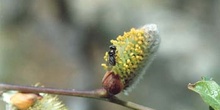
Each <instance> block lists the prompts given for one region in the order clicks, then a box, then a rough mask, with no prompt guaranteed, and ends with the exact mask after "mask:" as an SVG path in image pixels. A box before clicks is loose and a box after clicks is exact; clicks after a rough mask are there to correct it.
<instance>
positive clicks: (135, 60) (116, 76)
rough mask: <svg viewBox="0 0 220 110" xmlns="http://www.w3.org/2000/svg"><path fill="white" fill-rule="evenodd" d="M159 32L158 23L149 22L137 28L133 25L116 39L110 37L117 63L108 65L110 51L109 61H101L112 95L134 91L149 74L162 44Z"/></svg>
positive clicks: (107, 55) (107, 86) (105, 83)
mask: <svg viewBox="0 0 220 110" xmlns="http://www.w3.org/2000/svg"><path fill="white" fill-rule="evenodd" d="M158 33H159V32H158V29H157V26H156V25H155V24H149V25H145V26H143V27H141V28H138V29H134V28H132V29H131V30H130V31H129V32H124V35H122V36H118V37H117V38H116V40H111V43H112V45H113V46H115V53H114V60H115V62H114V65H112V64H109V59H111V58H112V56H111V55H109V52H106V53H105V56H104V60H105V61H106V63H103V64H102V66H103V67H104V69H106V70H107V72H106V74H105V75H104V78H103V80H102V85H103V87H104V88H105V89H106V90H107V91H108V93H109V94H110V95H116V94H118V93H120V92H121V91H122V90H123V91H124V93H125V94H126V93H127V91H131V89H132V88H133V87H134V86H135V85H136V83H137V82H138V80H139V79H140V78H141V77H142V75H143V74H144V73H146V69H147V67H148V66H149V65H150V63H151V62H152V60H153V58H154V54H155V52H156V51H157V49H158V47H159V44H160V37H159V34H158Z"/></svg>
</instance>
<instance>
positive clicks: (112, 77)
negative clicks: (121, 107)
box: [102, 71, 124, 95]
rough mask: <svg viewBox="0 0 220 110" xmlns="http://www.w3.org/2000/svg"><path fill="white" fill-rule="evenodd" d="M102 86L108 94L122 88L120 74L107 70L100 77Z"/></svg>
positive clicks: (117, 91)
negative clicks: (101, 77)
mask: <svg viewBox="0 0 220 110" xmlns="http://www.w3.org/2000/svg"><path fill="white" fill-rule="evenodd" d="M102 86H103V87H104V88H105V89H106V90H107V92H108V93H109V95H116V94H118V93H120V92H121V91H122V90H123V89H124V84H123V83H122V81H121V79H120V76H119V75H118V74H115V73H114V72H113V71H107V72H106V73H105V76H104V77H103V79H102Z"/></svg>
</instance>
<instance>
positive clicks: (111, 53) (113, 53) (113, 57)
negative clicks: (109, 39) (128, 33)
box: [108, 45, 116, 66]
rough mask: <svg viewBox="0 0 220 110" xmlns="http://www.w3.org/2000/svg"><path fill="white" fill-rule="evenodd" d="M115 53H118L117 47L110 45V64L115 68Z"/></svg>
mask: <svg viewBox="0 0 220 110" xmlns="http://www.w3.org/2000/svg"><path fill="white" fill-rule="evenodd" d="M115 51H116V47H115V46H114V45H110V46H109V51H108V62H109V64H110V65H111V66H115V64H116V61H115Z"/></svg>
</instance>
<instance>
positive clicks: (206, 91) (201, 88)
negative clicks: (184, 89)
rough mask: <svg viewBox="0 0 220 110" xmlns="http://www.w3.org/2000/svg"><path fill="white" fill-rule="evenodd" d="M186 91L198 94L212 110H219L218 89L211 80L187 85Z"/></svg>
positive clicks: (219, 88)
mask: <svg viewBox="0 0 220 110" xmlns="http://www.w3.org/2000/svg"><path fill="white" fill-rule="evenodd" d="M188 89H190V90H192V91H194V92H196V93H198V94H199V95H200V96H201V97H202V99H203V101H204V102H205V103H207V104H208V105H209V106H211V107H212V108H213V109H214V110H220V87H219V85H218V84H217V83H216V82H215V81H213V80H212V79H208V78H202V80H201V81H198V82H196V83H194V84H189V85H188Z"/></svg>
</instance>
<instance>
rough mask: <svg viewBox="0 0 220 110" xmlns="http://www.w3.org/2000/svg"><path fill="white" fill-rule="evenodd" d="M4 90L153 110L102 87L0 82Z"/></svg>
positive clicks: (0, 88) (1, 88) (0, 86)
mask: <svg viewBox="0 0 220 110" xmlns="http://www.w3.org/2000/svg"><path fill="white" fill-rule="evenodd" d="M6 90H16V91H21V92H29V93H48V94H56V95H67V96H76V97H85V98H94V99H99V100H104V101H107V102H111V103H115V104H118V105H121V106H124V107H128V108H131V109H134V110H154V109H152V108H149V107H145V106H142V105H139V104H136V103H133V102H129V101H124V100H121V99H118V98H117V97H115V96H109V94H108V93H107V91H106V90H105V89H104V88H100V89H96V90H91V91H77V90H68V89H54V88H44V87H33V86H18V85H11V84H0V93H1V91H6ZM0 95H1V94H0Z"/></svg>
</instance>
